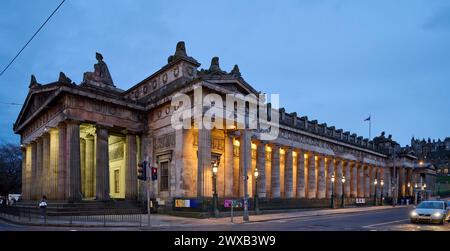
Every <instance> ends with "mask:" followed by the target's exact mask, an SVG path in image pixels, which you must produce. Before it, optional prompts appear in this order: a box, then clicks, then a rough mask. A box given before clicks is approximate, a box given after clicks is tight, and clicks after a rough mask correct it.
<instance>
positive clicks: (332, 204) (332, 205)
mask: <svg viewBox="0 0 450 251" xmlns="http://www.w3.org/2000/svg"><path fill="white" fill-rule="evenodd" d="M335 180H336V179H335V178H334V174H332V175H331V208H334V181H335Z"/></svg>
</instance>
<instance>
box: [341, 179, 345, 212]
mask: <svg viewBox="0 0 450 251" xmlns="http://www.w3.org/2000/svg"><path fill="white" fill-rule="evenodd" d="M341 181H342V201H341V207H342V208H343V207H345V202H344V200H345V191H344V185H345V176H342V180H341Z"/></svg>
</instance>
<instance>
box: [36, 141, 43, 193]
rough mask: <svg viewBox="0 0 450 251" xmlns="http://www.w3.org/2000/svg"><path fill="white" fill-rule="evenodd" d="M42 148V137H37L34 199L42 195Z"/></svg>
mask: <svg viewBox="0 0 450 251" xmlns="http://www.w3.org/2000/svg"><path fill="white" fill-rule="evenodd" d="M42 148H43V141H42V138H38V139H37V140H36V195H37V196H36V199H40V198H42V196H43V195H44V194H43V193H42V192H43V190H42V184H43V182H42V181H43V178H44V168H43V166H44V163H43V160H42V157H43V154H42Z"/></svg>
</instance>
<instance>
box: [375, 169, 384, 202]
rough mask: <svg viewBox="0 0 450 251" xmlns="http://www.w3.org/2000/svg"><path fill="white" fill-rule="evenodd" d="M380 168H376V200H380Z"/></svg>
mask: <svg viewBox="0 0 450 251" xmlns="http://www.w3.org/2000/svg"><path fill="white" fill-rule="evenodd" d="M381 171H382V170H381V168H380V167H377V179H378V184H377V189H376V190H377V198H378V199H380V198H381V180H382V179H383V176H382V173H381Z"/></svg>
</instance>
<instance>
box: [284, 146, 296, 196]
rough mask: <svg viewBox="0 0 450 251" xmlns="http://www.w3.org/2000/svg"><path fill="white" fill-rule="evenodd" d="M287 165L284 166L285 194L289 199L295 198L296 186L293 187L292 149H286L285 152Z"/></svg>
mask: <svg viewBox="0 0 450 251" xmlns="http://www.w3.org/2000/svg"><path fill="white" fill-rule="evenodd" d="M284 156H285V157H284V158H285V165H284V194H285V197H286V198H287V199H291V198H293V197H294V186H293V180H292V179H293V175H294V171H293V166H292V165H293V164H292V162H293V159H292V149H291V148H286V150H285V155H284Z"/></svg>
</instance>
